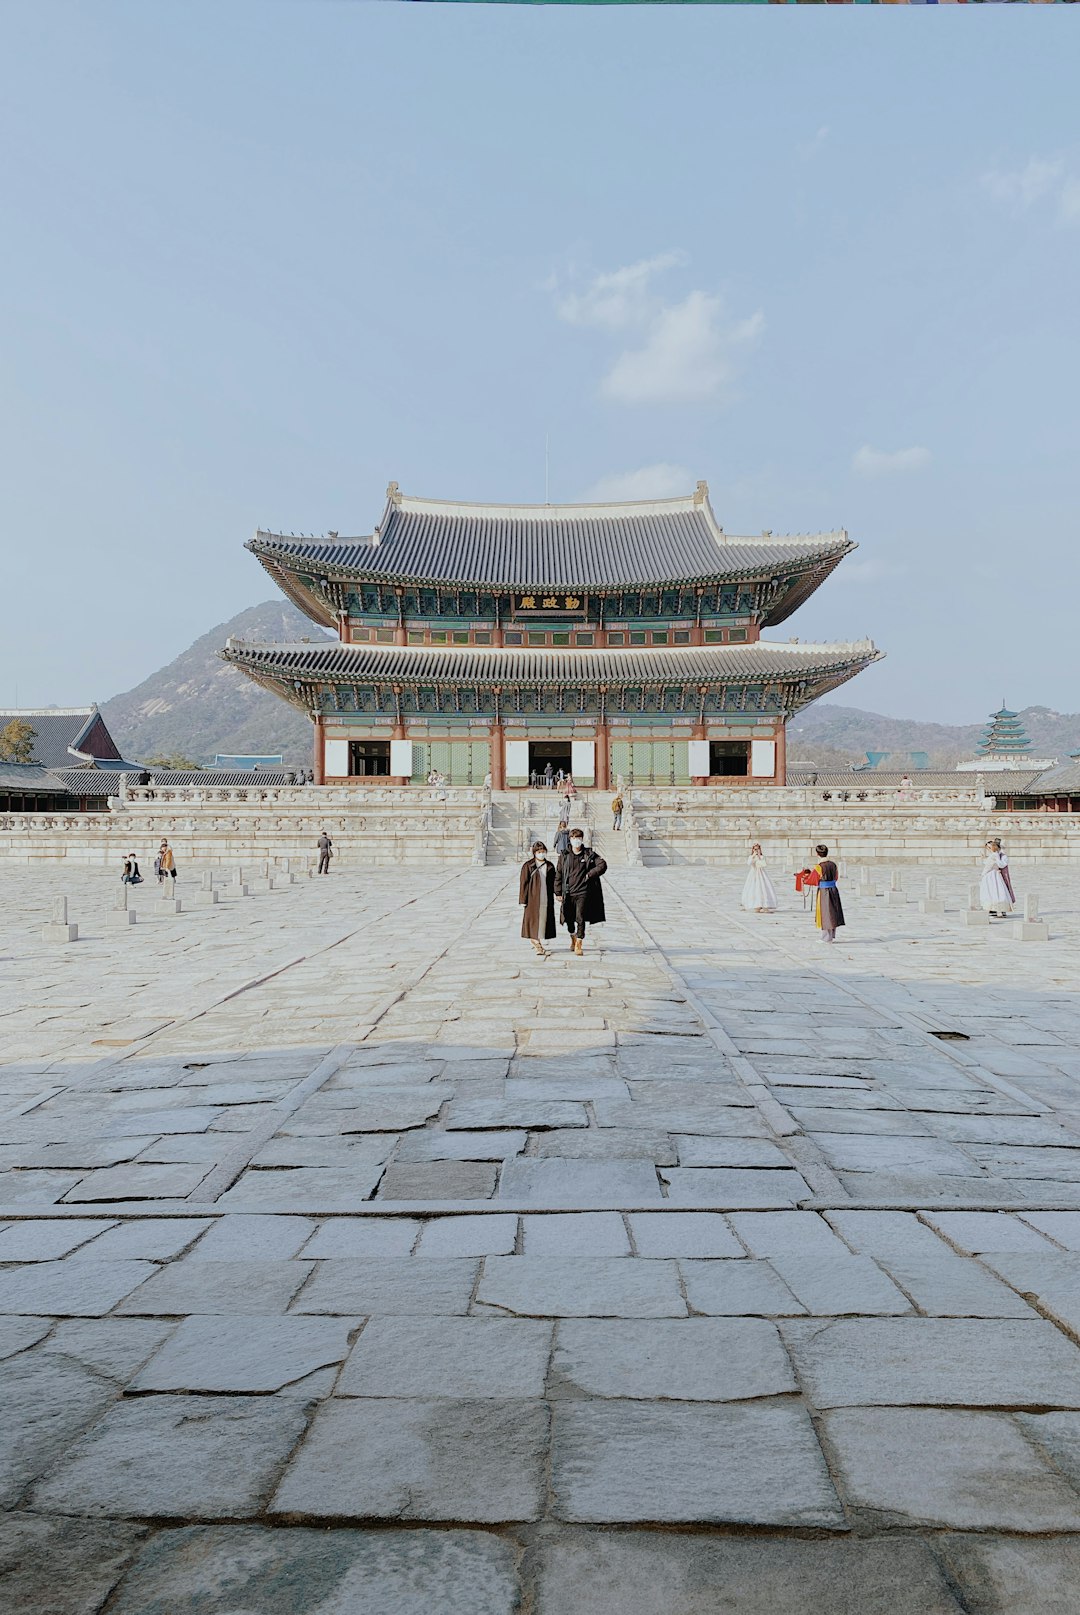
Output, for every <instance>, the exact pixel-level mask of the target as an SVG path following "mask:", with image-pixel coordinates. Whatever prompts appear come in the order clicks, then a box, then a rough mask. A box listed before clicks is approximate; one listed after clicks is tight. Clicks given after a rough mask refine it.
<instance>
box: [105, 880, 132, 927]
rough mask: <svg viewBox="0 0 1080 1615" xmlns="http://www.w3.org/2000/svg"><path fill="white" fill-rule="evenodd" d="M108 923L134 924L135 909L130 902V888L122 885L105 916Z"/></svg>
mask: <svg viewBox="0 0 1080 1615" xmlns="http://www.w3.org/2000/svg"><path fill="white" fill-rule="evenodd" d="M105 923H106V925H134V924H135V910H134V909H133V908H132V907H131V905H130V903H129V902H128V888H127V887H126V886H121V888H120V890H119V891H118V892H117V894H116V897H115V898H114V900H113V905H112V908H110V909H109V911H108V913H107V914H106V916H105Z"/></svg>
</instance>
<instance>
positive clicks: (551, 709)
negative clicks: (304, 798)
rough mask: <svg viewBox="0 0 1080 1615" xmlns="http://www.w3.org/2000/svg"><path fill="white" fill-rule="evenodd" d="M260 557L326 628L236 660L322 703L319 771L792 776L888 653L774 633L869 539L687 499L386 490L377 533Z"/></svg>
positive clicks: (283, 547) (278, 537) (322, 776)
mask: <svg viewBox="0 0 1080 1615" xmlns="http://www.w3.org/2000/svg"><path fill="white" fill-rule="evenodd" d="M247 548H248V549H249V550H250V551H251V552H252V553H253V554H254V555H255V556H257V557H258V559H259V561H260V562H261V563H262V565H263V567H265V569H266V571H267V572H268V573H269V574H270V576H271V577H272V578H273V580H274V582H275V583H276V584H277V585H278V586H279V587H280V588H281V589H282V590H283V592H284V593H285V594H286V595H288V597H289V599H290V600H292V601H293V602H294V603H295V604H296V605H297V606H299V608H300V609H301V611H303V612H305V613H306V614H307V616H309V617H310V618H311V620H312V622H313V623H314V624H317V625H318V627H319V628H320V629H323V630H325V629H330V630H332V631H333V633H334V635H335V638H334V639H333V640H330V639H329V638H328V637H322V636H320V637H319V638H317V639H313V640H310V641H309V640H301V641H300V642H298V643H292V644H275V645H271V644H251V643H247V642H245V641H240V640H236V639H230V640H229V641H228V643H227V645H226V647H225V649H224V650H223V652H222V653H221V654H222V655H223V657H224V658H225V660H226V661H228V662H230V663H231V664H232V665H233V666H235V667H238V668H241V669H242V670H243V671H244V672H245V673H246V674H247V675H248V676H249V677H250V678H252V679H254V680H255V681H256V682H257V683H258V684H260V685H262V686H264V687H265V688H267V689H270V690H273V691H275V692H276V693H277V694H278V695H280V696H282V697H283V698H284V699H285V700H287V701H290V702H291V703H292V704H293V705H294V706H296V707H298V708H300V709H301V710H302V711H304V712H307V713H309V714H310V716H311V718H312V722H313V725H314V754H315V755H314V770H315V778H316V780H317V781H318V782H320V783H340V782H347V781H350V780H356V779H365V778H366V779H370V778H371V777H373V776H377V777H382V778H383V779H384V780H386V781H387V782H391V783H398V784H407V783H409V782H412V783H422V782H423V781H425V780H426V779H427V777H428V775H429V773H430V772H431V771H432V770H433V769H434V770H437V771H438V772H439V773H440V774H441V775H442V776H443V778H444V779H445V780H446V782H447V783H449V784H454V785H470V784H471V785H477V784H480V783H482V782H483V781H484V780H485V779H486V778H487V777H488V776H490V779H491V783H492V785H493V786H494V787H495V788H496V789H503V788H505V787H512V786H524V785H528V784H529V783H530V782H531V781H532V780H535V779H536V778H538V777H544V776H545V774H546V773H547V772H548V770H549V769H550V770H551V771H552V772H554V771H557V770H558V769H560V768H561V769H563V770H565V771H566V772H568V773H572V774H573V777H574V779H575V781H576V783H577V784H578V785H586V786H589V785H595V786H597V787H599V788H601V789H607V788H609V787H610V786H611V784H612V783H613V781H614V780H615V779H616V777H617V776H619V775H622V776H623V777H624V778H626V779H627V780H628V781H633V782H635V783H638V784H656V785H659V784H664V785H667V784H674V785H689V784H691V783H697V784H708V783H710V782H714V783H716V782H726V783H729V784H731V783H734V782H735V781H737V780H742V781H752V782H753V783H755V784H761V785H767V784H775V785H782V784H783V783H784V782H785V732H786V730H785V726H786V724H787V720H788V719H789V718H790V717H791V716H792V715H793V714H794V713H796V712H798V711H800V710H801V708H803V707H804V706H806V705H807V704H808V703H809V702H811V701H814V700H816V699H817V697H818V696H820V695H825V694H826V693H827V692H828V691H830V690H835V689H836V688H837V687H838V686H839V685H841V684H843V683H845V682H846V680H848V679H850V678H852V677H853V676H854V675H855V674H856V673H858V672H861V670H862V669H863V668H864V667H867V666H868V665H869V664H870V663H871V662H875V661H877V660H878V658H879V657H880V655H881V652H880V651H878V650H877V649H875V647H874V645H873V643H872V642H871V641H869V640H865V639H864V640H860V641H858V642H855V643H848V644H820V645H818V644H801V643H800V642H799V641H798V640H790V641H788V642H787V643H780V642H777V641H771V640H764V639H762V638H761V632H762V629H765V628H770V627H775V626H776V625H777V624H779V623H782V622H784V621H786V619H787V618H788V617H790V615H791V614H792V612H793V611H794V610H795V609H796V608H797V607H798V606H799V605H801V604H802V603H803V601H804V600H806V599H807V598H808V597H809V596H810V595H811V594H812V593H813V592H814V590H815V589H816V588H817V587H818V586H819V584H821V583H822V582H824V580H825V579H826V578H827V577H828V576H829V574H830V573H831V572H832V570H833V568H834V567H835V566H836V565H837V564H838V563H839V562H840V561H841V560H842V558H843V557H844V556H845V555H847V554H848V553H849V552H850V551H851V550H853V549H854V548H855V545H854V543H853V542H852V540H851V539H849V538H848V536H847V534H846V533H845V532H842V531H839V532H831V533H818V534H813V535H811V536H805V535H799V536H798V537H774V535H773V534H772V533H769V532H765V533H762V534H761V535H760V536H759V537H755V538H738V537H732V536H730V535H729V534H727V533H725V532H724V530H723V528H722V527H721V526H720V525H719V523H718V522H717V520H716V518H715V516H714V514H713V511H712V507H711V505H710V503H709V490H708V487H707V485H706V484H705V483H704V482H699V483H698V485H697V487H696V489H695V490H694V491H693V492H692V493H689V494H686V495H684V496H681V497H678V498H669V499H652V500H643V501H638V502H633V503H614V504H611V503H606V504H580V505H485V504H462V503H454V502H450V501H445V500H436V499H419V498H413V497H410V496H407V495H405V494H403V493H402V492H401V490H400V489H399V487H398V485H397V483H396V482H392V483H391V484H390V486H389V488H388V490H387V498H386V508H385V510H384V511H383V514H382V517H381V519H380V521H379V524H378V526H377V527H376V528H375V530H374V532H373V533H372V534H371V535H370V536H368V537H364V538H353V539H342V538H339V536H338V534H337V533H329V534H328V535H326V537H325V538H323V539H320V540H314V539H307V538H302V537H301V538H297V537H296V536H294V535H291V534H290V535H287V536H286V535H284V534H280V533H269V532H262V531H260V532H257V533H256V535H255V537H254V538H253V539H251V540H250V541H249V543H248V545H247Z"/></svg>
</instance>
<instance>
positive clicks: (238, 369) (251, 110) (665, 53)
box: [0, 0, 1080, 743]
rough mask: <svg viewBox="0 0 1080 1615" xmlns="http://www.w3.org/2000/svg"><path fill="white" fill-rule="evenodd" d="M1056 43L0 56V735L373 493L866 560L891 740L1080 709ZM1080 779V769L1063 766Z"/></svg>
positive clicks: (751, 43)
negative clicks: (810, 536)
mask: <svg viewBox="0 0 1080 1615" xmlns="http://www.w3.org/2000/svg"><path fill="white" fill-rule="evenodd" d="M1078 28H1080V16H1078V15H1077V8H1072V7H1067V6H1061V7H1027V6H1015V7H1005V6H1002V7H998V6H992V7H991V6H988V7H985V8H983V7H980V8H978V9H977V10H976V9H975V8H972V7H956V8H953V7H948V8H945V7H942V8H941V9H937V10H924V9H919V10H910V9H907V8H891V7H883V8H870V7H867V8H850V9H848V8H844V9H840V8H837V9H835V10H832V9H829V10H826V9H818V8H808V9H805V10H796V9H795V8H784V9H781V8H765V7H762V8H757V7H746V8H740V7H723V8H711V7H707V6H694V7H688V8H685V9H681V8H673V7H666V8H658V9H651V8H648V7H634V8H625V9H624V8H620V7H613V6H603V7H596V8H584V9H577V8H566V7H553V8H544V7H520V8H519V7H513V6H475V7H474V6H469V5H454V6H427V5H422V4H421V5H396V4H389V3H384V4H362V3H348V0H338V3H318V0H312V3H307V4H301V3H290V4H281V3H277V0H260V3H258V4H248V3H246V0H230V4H228V5H221V4H217V3H215V4H199V3H188V4H184V5H172V6H169V5H166V4H161V3H159V4H155V5H147V4H145V0H138V3H135V4H127V3H124V4H120V3H110V0H95V3H94V4H93V5H90V4H83V5H70V4H56V3H49V0H33V3H30V0H24V3H21V4H20V3H16V0H8V4H7V5H6V6H5V7H4V9H3V10H2V11H0V150H2V151H3V152H4V158H3V161H2V163H0V219H2V221H3V223H2V225H0V229H2V232H3V238H4V247H3V251H2V253H0V497H2V500H3V518H4V519H3V547H4V552H5V565H4V569H3V577H4V581H5V585H6V588H5V607H4V613H3V616H4V629H3V635H2V641H0V646H2V648H0V704H7V703H11V702H13V701H14V700H15V698H16V686H17V694H18V699H19V701H20V702H21V703H22V704H23V705H31V704H35V703H44V702H58V703H61V704H68V703H75V702H81V701H84V700H90V699H97V700H105V699H106V698H107V697H108V696H110V695H112V694H114V693H116V692H117V691H120V690H123V689H126V688H128V687H130V686H131V685H132V684H134V683H136V682H137V681H138V680H139V679H141V678H142V677H144V676H145V675H146V674H148V673H149V672H151V671H152V670H153V669H154V668H156V667H157V666H159V665H161V663H163V662H164V661H166V660H168V659H169V658H170V657H171V656H173V655H174V654H176V653H177V652H179V651H180V650H182V649H183V648H185V647H186V646H187V645H188V644H189V643H190V641H191V640H192V639H193V638H194V637H195V636H196V635H198V634H200V633H203V632H205V631H206V630H207V629H208V628H209V627H211V626H212V625H213V624H214V623H215V622H218V621H220V620H222V619H223V618H226V617H228V616H230V615H231V614H232V613H233V612H235V611H237V610H240V609H242V608H243V607H244V606H247V605H250V604H254V603H255V602H256V601H258V600H260V599H264V598H266V597H267V596H268V595H269V594H270V593H272V592H273V591H272V589H271V587H270V585H269V582H268V580H267V579H266V578H265V576H264V575H263V573H262V572H261V570H260V569H259V568H258V566H257V565H256V563H255V561H254V560H253V559H252V558H251V557H250V556H249V555H248V554H247V553H246V552H245V551H244V549H243V543H244V540H245V539H246V538H247V537H248V536H249V535H250V534H251V532H252V531H253V530H254V528H255V527H256V526H257V525H262V526H269V527H273V528H277V529H282V530H284V531H286V532H288V531H290V530H295V531H297V532H300V531H305V532H316V533H322V532H324V531H326V530H327V529H331V528H333V529H336V530H338V531H340V532H341V533H342V534H345V533H363V532H368V531H370V529H371V526H372V524H373V523H374V522H375V520H376V519H377V517H378V515H379V513H380V511H381V509H382V502H383V495H384V491H385V486H386V483H387V481H388V480H389V479H390V478H394V479H396V480H397V481H398V482H399V483H400V484H401V486H402V488H403V489H405V490H406V491H407V492H412V493H418V494H427V495H435V496H443V497H450V498H476V499H488V500H536V499H542V498H543V497H544V441H545V435H548V436H549V439H550V463H551V481H550V496H551V498H552V499H553V500H560V499H576V498H579V497H582V496H585V495H588V494H590V493H596V494H597V495H600V496H602V495H603V494H605V493H607V492H611V493H625V494H628V495H633V494H642V495H647V494H650V493H653V492H665V491H678V490H681V489H683V488H686V489H689V488H690V487H692V486H693V483H694V482H695V481H696V480H697V479H698V478H699V477H705V478H707V479H708V481H709V484H710V487H711V490H712V498H713V505H714V508H715V510H716V512H717V515H718V517H719V519H720V520H721V522H722V523H723V524H724V526H725V528H726V529H727V530H728V531H729V532H746V533H755V532H760V531H761V530H762V529H764V528H769V529H772V530H773V531H774V532H776V533H781V532H785V531H789V532H800V531H815V530H818V529H820V528H831V527H833V526H846V527H847V528H848V530H849V531H850V532H851V534H852V536H853V537H855V538H856V539H857V540H858V541H859V543H860V545H861V548H860V550H859V551H858V553H857V554H856V555H855V556H853V557H851V558H850V559H849V560H848V561H847V562H846V563H844V565H843V566H842V567H841V569H840V571H839V572H838V573H837V574H836V575H835V576H834V578H833V579H832V580H831V581H830V582H829V583H828V584H827V585H826V586H825V587H824V588H823V589H822V590H820V591H819V593H818V594H817V595H816V596H815V598H814V600H813V601H812V602H811V603H810V604H809V605H808V606H807V607H806V608H804V609H803V610H802V611H801V612H800V613H799V614H798V615H797V616H796V617H795V618H794V619H793V620H792V622H791V624H790V626H788V625H785V627H784V628H783V629H781V630H778V631H777V637H786V636H787V634H788V633H795V634H798V635H799V636H800V637H801V638H802V639H814V638H838V639H846V638H850V637H857V636H859V635H862V634H865V633H869V634H871V635H873V637H874V638H875V639H876V640H877V642H878V643H879V644H880V645H881V646H883V647H884V648H885V649H886V650H887V652H888V659H887V660H886V661H885V662H884V663H882V664H881V665H880V666H878V667H875V668H873V669H871V670H869V671H868V672H867V673H866V674H864V675H863V676H862V677H861V678H860V679H859V680H857V681H856V682H855V683H853V684H852V685H849V686H848V687H847V688H846V689H845V690H844V691H843V692H841V699H843V700H845V701H848V702H851V703H853V704H856V705H862V706H866V707H873V708H876V709H878V710H881V711H884V712H887V713H891V714H895V715H900V716H906V715H910V716H916V717H925V718H931V717H933V718H939V719H942V720H945V721H956V722H960V721H973V720H975V719H978V718H981V717H982V716H983V715H984V714H985V713H986V712H987V711H989V710H990V709H992V708H993V707H996V706H997V704H998V702H999V701H1000V699H1001V698H1002V696H1005V697H1006V698H1007V699H1008V701H1009V703H1010V705H1012V706H1014V707H1019V706H1023V705H1025V704H1027V703H1029V702H1031V703H1042V704H1045V705H1048V706H1051V707H1056V708H1058V709H1059V710H1066V711H1076V710H1078V709H1080V693H1078V691H1077V684H1076V674H1075V665H1076V656H1075V644H1076V629H1075V622H1076V611H1077V604H1076V602H1077V563H1076V556H1077V548H1078V541H1080V517H1078V510H1080V500H1078V494H1080V486H1078V484H1080V456H1078V454H1077V444H1078V442H1080V366H1078V337H1080V298H1078V296H1077V284H1078V269H1080V113H1078V110H1077V109H1078V102H1077V96H1076V90H1075V76H1076V69H1077V62H1078V59H1080V52H1078ZM1077 738H1078V743H1080V735H1078V737H1077Z"/></svg>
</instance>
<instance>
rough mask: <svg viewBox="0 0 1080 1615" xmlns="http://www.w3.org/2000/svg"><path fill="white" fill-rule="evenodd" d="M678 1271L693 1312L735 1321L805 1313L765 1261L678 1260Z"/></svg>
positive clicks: (769, 1264)
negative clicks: (750, 1317) (743, 1318)
mask: <svg viewBox="0 0 1080 1615" xmlns="http://www.w3.org/2000/svg"><path fill="white" fill-rule="evenodd" d="M679 1270H680V1272H681V1274H682V1277H683V1282H684V1283H685V1285H686V1298H687V1300H688V1302H689V1303H690V1309H691V1311H693V1312H700V1313H704V1314H706V1315H707V1316H710V1317H730V1318H735V1317H744V1316H747V1315H757V1316H763V1317H785V1316H788V1315H791V1314H801V1313H803V1312H805V1310H806V1309H805V1307H804V1306H803V1304H802V1302H801V1301H799V1300H797V1299H796V1297H795V1296H794V1295H793V1294H792V1293H791V1290H790V1289H789V1288H788V1286H787V1285H786V1284H785V1283H784V1281H783V1279H782V1278H780V1276H779V1274H778V1273H777V1272H776V1270H775V1269H774V1268H773V1266H772V1265H771V1263H769V1262H766V1261H753V1260H748V1259H747V1258H745V1257H744V1258H743V1259H742V1260H731V1259H729V1258H727V1257H721V1258H720V1259H718V1260H707V1261H705V1260H698V1259H696V1258H692V1259H686V1260H680V1262H679Z"/></svg>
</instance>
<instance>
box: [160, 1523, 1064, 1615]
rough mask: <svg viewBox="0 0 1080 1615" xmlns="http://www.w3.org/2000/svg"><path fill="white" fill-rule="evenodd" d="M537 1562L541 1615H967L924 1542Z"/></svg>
mask: <svg viewBox="0 0 1080 1615" xmlns="http://www.w3.org/2000/svg"><path fill="white" fill-rule="evenodd" d="M961 1540H963V1539H961ZM537 1560H538V1562H537V1602H536V1615H569V1612H570V1611H573V1615H631V1612H632V1615H735V1612H736V1611H737V1612H738V1615H962V1606H961V1605H960V1604H959V1603H958V1602H957V1601H956V1599H955V1598H954V1596H953V1593H952V1591H951V1589H950V1587H949V1583H948V1581H947V1579H946V1577H945V1575H944V1574H943V1572H942V1569H941V1567H940V1565H939V1564H938V1562H937V1560H936V1559H935V1557H934V1555H933V1554H932V1553H931V1551H930V1549H929V1548H928V1547H927V1546H926V1545H925V1544H923V1543H920V1542H914V1541H904V1540H893V1541H850V1540H845V1539H844V1538H843V1537H840V1538H837V1539H835V1540H832V1541H829V1540H826V1541H819V1542H813V1541H793V1540H790V1539H788V1540H784V1539H777V1538H775V1537H770V1538H763V1537H761V1536H754V1537H753V1538H752V1539H749V1540H740V1539H739V1538H737V1537H721V1538H709V1537H691V1536H688V1535H672V1534H670V1533H663V1534H653V1533H650V1532H648V1531H635V1532H633V1533H628V1532H619V1533H610V1534H609V1533H601V1532H589V1533H588V1534H586V1535H581V1536H574V1537H570V1538H565V1537H564V1538H560V1539H558V1540H556V1541H552V1542H548V1543H545V1544H543V1545H542V1546H541V1547H540V1548H539V1549H538V1550H537ZM154 1615H157V1612H156V1611H155V1612H154ZM980 1615H981V1610H980ZM987 1615H990V1612H989V1611H987ZM993 1615H999V1611H998V1610H997V1608H996V1607H995V1609H994V1612H993ZM1000 1615H1005V1610H1004V1607H1002V1609H1001V1611H1000ZM1010 1615H1036V1611H1035V1610H1034V1608H1033V1609H1032V1610H1030V1611H1028V1610H1026V1609H1025V1610H1024V1611H1023V1612H1020V1611H1010ZM1039 1615H1042V1612H1041V1611H1040V1612H1039ZM1046 1615H1066V1608H1065V1606H1064V1605H1062V1606H1061V1610H1060V1611H1058V1610H1057V1609H1056V1608H1055V1609H1054V1610H1053V1611H1052V1612H1051V1611H1050V1610H1049V1609H1048V1610H1047V1611H1046ZM1068 1615H1072V1611H1071V1610H1070V1611H1069V1612H1068Z"/></svg>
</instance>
